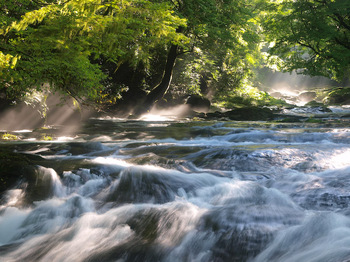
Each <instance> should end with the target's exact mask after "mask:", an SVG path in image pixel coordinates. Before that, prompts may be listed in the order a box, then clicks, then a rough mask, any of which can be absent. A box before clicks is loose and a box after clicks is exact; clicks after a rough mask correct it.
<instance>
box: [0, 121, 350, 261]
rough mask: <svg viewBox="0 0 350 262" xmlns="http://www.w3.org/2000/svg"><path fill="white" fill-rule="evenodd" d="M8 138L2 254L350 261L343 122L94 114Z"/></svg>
mask: <svg viewBox="0 0 350 262" xmlns="http://www.w3.org/2000/svg"><path fill="white" fill-rule="evenodd" d="M26 135H27V136H28V137H27V138H26V139H23V140H22V141H20V142H11V143H12V144H9V143H7V144H6V145H7V146H13V149H14V150H15V151H16V152H18V153H21V152H22V153H25V154H26V155H32V156H36V158H33V159H34V160H33V162H34V164H35V174H36V179H35V180H31V181H27V180H26V179H22V180H19V181H18V183H17V185H16V186H15V187H14V188H9V189H8V190H7V191H6V192H5V193H4V194H3V196H2V198H1V202H0V261H6V262H8V261H16V262H17V261H18V262H19V261H96V262H97V261H118V262H121V261H150V262H151V261H152V262H153V261H179V262H180V261H198V262H202V261H204V262H205V261H208V262H209V261H218V262H219V261H250V262H252V261H254V262H262V261H283V262H285V261H291V262H293V261H298V262H302V261H305V262H310V261H315V262H316V261H317V262H320V261H332V262H333V261H350V147H349V145H350V128H348V127H346V125H316V124H306V123H302V124H283V123H281V124H268V123H257V122H255V123H253V122H250V123H249V122H248V123H243V122H242V123H239V122H216V121H212V122H205V121H203V122H197V123H196V122H143V121H122V120H111V119H105V120H101V119H94V120H91V121H90V122H89V123H88V124H87V125H86V126H85V129H84V130H83V131H82V132H81V133H79V134H77V135H76V137H74V138H71V139H57V140H55V141H47V142H37V141H33V140H31V139H30V133H28V134H27V133H26Z"/></svg>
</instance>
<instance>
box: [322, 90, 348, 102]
mask: <svg viewBox="0 0 350 262" xmlns="http://www.w3.org/2000/svg"><path fill="white" fill-rule="evenodd" d="M325 101H326V102H327V103H328V104H330V105H350V87H341V88H337V89H335V90H333V91H331V92H330V93H329V94H328V96H327V97H326V98H325Z"/></svg>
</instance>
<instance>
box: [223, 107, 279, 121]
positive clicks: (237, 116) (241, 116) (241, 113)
mask: <svg viewBox="0 0 350 262" xmlns="http://www.w3.org/2000/svg"><path fill="white" fill-rule="evenodd" d="M224 115H225V116H226V117H228V118H229V119H231V120H238V121H258V120H261V121H267V120H272V119H273V118H274V116H275V115H274V113H273V111H272V110H271V109H269V108H261V107H254V106H252V107H244V108H236V109H233V110H230V111H227V112H225V114H224Z"/></svg>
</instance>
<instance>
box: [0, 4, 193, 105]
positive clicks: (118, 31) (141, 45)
mask: <svg viewBox="0 0 350 262" xmlns="http://www.w3.org/2000/svg"><path fill="white" fill-rule="evenodd" d="M26 6H27V7H26ZM28 6H30V8H29V7H28ZM8 14H10V15H8ZM5 17H6V18H5ZM7 17H9V18H7ZM1 18H2V20H1V31H0V34H1V35H2V36H1V41H0V48H1V50H5V51H4V53H1V56H0V66H1V76H2V78H1V80H0V85H1V86H0V88H1V89H2V90H3V91H6V93H7V94H8V95H13V96H19V95H24V94H25V93H26V92H28V91H29V90H31V89H32V88H36V89H37V90H42V89H44V86H45V84H49V85H50V87H51V88H54V89H56V90H61V91H63V92H65V93H68V94H70V95H72V96H74V97H76V98H82V97H90V98H94V97H98V96H99V94H100V90H102V89H103V86H102V84H101V81H102V80H103V79H105V78H106V75H105V74H104V73H103V72H102V71H101V69H100V66H99V65H98V64H92V63H91V58H92V57H99V56H101V55H103V56H104V57H107V59H109V60H111V61H113V62H114V63H115V64H116V67H117V65H118V64H120V63H122V62H123V61H128V62H130V63H132V64H135V65H136V64H137V63H138V62H140V61H145V62H147V60H148V59H149V56H150V52H151V50H152V49H153V48H154V47H155V46H158V45H160V44H165V43H170V42H172V43H176V44H179V45H181V44H184V43H185V42H186V41H187V38H186V37H185V36H184V35H182V34H180V33H177V32H176V29H177V28H178V27H179V26H185V25H186V24H185V20H184V19H181V18H179V17H177V16H175V15H174V14H173V11H172V10H171V9H170V8H169V5H168V4H167V3H154V2H151V1H147V0H133V1H125V0H123V1H118V0H111V1H99V0H70V1H66V2H61V1H46V2H45V1H41V2H37V3H36V4H33V3H32V1H30V0H22V1H21V2H19V1H18V2H17V1H15V2H14V3H11V2H10V1H7V2H6V6H5V9H4V10H3V11H2V13H1ZM19 57H20V58H21V59H20V60H18V61H16V60H17V59H18V58H19ZM16 62H17V63H16Z"/></svg>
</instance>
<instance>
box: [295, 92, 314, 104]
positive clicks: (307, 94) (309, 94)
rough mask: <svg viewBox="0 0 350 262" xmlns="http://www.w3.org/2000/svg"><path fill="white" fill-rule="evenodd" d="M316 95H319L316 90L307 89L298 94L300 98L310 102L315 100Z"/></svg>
mask: <svg viewBox="0 0 350 262" xmlns="http://www.w3.org/2000/svg"><path fill="white" fill-rule="evenodd" d="M316 97H317V94H316V92H314V91H306V92H302V93H300V94H299V95H298V99H299V100H300V101H303V102H310V101H312V100H314V99H315V98H316Z"/></svg>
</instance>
